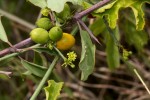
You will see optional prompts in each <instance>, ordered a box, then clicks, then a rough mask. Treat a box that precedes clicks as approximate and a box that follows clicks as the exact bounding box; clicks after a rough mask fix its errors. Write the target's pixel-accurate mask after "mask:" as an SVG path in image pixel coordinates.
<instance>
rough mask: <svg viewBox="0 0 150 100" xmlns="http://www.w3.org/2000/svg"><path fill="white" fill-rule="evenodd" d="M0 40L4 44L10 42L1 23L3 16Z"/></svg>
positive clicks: (0, 25) (0, 26)
mask: <svg viewBox="0 0 150 100" xmlns="http://www.w3.org/2000/svg"><path fill="white" fill-rule="evenodd" d="M0 39H1V40H2V41H4V42H7V43H8V42H9V41H8V38H7V35H6V32H5V30H4V27H3V25H2V22H1V15H0Z"/></svg>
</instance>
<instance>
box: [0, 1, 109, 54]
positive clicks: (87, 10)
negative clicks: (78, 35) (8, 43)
mask: <svg viewBox="0 0 150 100" xmlns="http://www.w3.org/2000/svg"><path fill="white" fill-rule="evenodd" d="M110 1H111V0H103V1H100V2H99V3H97V4H95V5H93V6H92V7H90V8H88V9H86V10H84V11H82V12H80V13H77V14H76V15H74V17H73V18H74V19H76V21H78V19H80V18H82V17H83V16H85V15H87V14H89V13H91V12H93V11H94V10H96V9H98V8H100V7H102V6H104V5H105V4H107V3H108V2H110ZM0 13H2V14H3V15H4V16H6V17H8V18H10V19H12V20H13V21H16V22H18V23H22V24H23V25H24V26H26V27H29V26H30V28H31V27H32V28H34V27H35V26H32V25H31V24H29V23H24V21H23V20H21V19H20V18H18V17H15V16H12V15H11V14H9V13H6V12H4V11H3V10H1V9H0ZM81 23H82V22H81ZM81 23H80V24H81ZM86 27H87V26H86ZM31 42H32V41H31V39H30V38H28V39H26V40H23V41H21V42H20V43H18V44H16V45H14V47H16V48H21V47H23V46H25V45H28V44H30V43H31ZM98 43H99V42H98ZM10 52H12V48H7V49H4V50H2V51H0V57H1V56H4V55H6V54H9V53H10Z"/></svg>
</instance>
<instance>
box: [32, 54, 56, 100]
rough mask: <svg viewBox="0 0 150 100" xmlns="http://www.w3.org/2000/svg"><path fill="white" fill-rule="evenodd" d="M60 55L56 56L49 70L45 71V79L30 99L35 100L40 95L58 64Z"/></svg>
mask: <svg viewBox="0 0 150 100" xmlns="http://www.w3.org/2000/svg"><path fill="white" fill-rule="evenodd" d="M58 59H59V57H58V56H56V57H55V58H54V60H53V62H52V64H51V65H50V66H49V68H48V70H47V72H46V73H45V75H44V77H43V79H42V80H41V82H40V84H39V85H38V87H37V89H36V90H35V92H34V93H33V95H32V97H31V98H30V100H35V99H36V97H37V96H38V94H39V93H40V91H41V89H42V87H43V86H44V84H45V82H46V80H47V79H48V77H49V76H50V74H51V72H52V70H53V68H54V66H55V65H56V62H57V61H58Z"/></svg>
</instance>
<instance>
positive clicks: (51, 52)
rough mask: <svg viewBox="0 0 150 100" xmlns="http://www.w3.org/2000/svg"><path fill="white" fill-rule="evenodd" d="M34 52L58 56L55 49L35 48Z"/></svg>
mask: <svg viewBox="0 0 150 100" xmlns="http://www.w3.org/2000/svg"><path fill="white" fill-rule="evenodd" d="M34 51H36V52H39V53H42V52H45V53H47V54H49V55H58V53H57V51H55V50H54V49H53V50H50V49H49V48H45V47H39V48H35V49H34Z"/></svg>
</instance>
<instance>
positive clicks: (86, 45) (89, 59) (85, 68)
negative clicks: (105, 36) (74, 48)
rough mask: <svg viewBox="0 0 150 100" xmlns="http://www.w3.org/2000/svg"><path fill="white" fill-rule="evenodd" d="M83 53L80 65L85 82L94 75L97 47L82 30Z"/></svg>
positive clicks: (82, 78)
mask: <svg viewBox="0 0 150 100" xmlns="http://www.w3.org/2000/svg"><path fill="white" fill-rule="evenodd" d="M80 35H81V42H82V52H81V59H80V63H79V67H80V70H81V71H82V73H81V80H83V81H85V80H86V79H87V78H88V76H89V75H90V74H92V72H93V70H94V66H95V45H94V44H93V43H92V41H91V39H90V36H89V34H88V33H87V32H86V31H84V30H80Z"/></svg>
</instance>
